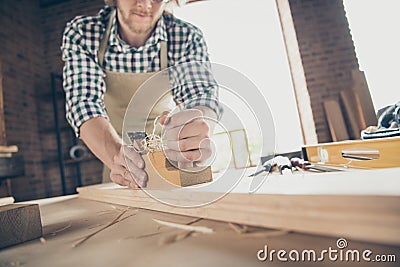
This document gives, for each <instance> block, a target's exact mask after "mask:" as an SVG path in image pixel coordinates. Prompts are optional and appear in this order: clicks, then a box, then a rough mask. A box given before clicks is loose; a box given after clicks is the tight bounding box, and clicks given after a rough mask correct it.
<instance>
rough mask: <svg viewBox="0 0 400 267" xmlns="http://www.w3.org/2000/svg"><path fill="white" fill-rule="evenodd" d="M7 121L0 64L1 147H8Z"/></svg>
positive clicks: (0, 65)
mask: <svg viewBox="0 0 400 267" xmlns="http://www.w3.org/2000/svg"><path fill="white" fill-rule="evenodd" d="M5 120H6V119H5V117H4V99H3V68H2V64H1V62H0V145H7V138H6V122H5Z"/></svg>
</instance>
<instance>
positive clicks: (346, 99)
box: [340, 90, 363, 139]
mask: <svg viewBox="0 0 400 267" xmlns="http://www.w3.org/2000/svg"><path fill="white" fill-rule="evenodd" d="M340 99H341V100H342V102H343V105H344V108H345V113H346V115H347V119H348V122H349V126H350V127H349V129H348V130H349V134H350V137H351V138H352V139H360V138H361V130H363V129H361V127H360V121H361V119H360V116H359V113H358V112H359V111H358V109H357V103H356V100H355V95H354V91H353V90H346V91H341V92H340Z"/></svg>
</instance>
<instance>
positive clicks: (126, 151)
mask: <svg viewBox="0 0 400 267" xmlns="http://www.w3.org/2000/svg"><path fill="white" fill-rule="evenodd" d="M118 155H121V153H119V154H118ZM122 155H125V158H126V159H129V160H130V161H131V162H133V163H134V164H135V165H136V166H137V167H139V168H141V169H142V168H144V161H143V159H142V156H141V155H140V154H139V153H138V152H136V151H135V148H134V147H133V146H122ZM124 160H125V159H122V158H120V157H118V158H116V159H115V161H116V162H118V163H120V164H123V163H124Z"/></svg>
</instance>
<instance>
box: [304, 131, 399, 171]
mask: <svg viewBox="0 0 400 267" xmlns="http://www.w3.org/2000/svg"><path fill="white" fill-rule="evenodd" d="M304 148H305V151H306V153H307V159H308V160H309V161H311V162H320V161H323V160H322V159H321V157H320V153H318V151H319V150H321V149H323V150H325V151H326V153H327V159H328V160H327V161H325V160H324V163H325V164H327V165H332V166H344V165H346V166H348V167H351V168H362V169H379V168H396V167H400V157H399V151H400V137H387V138H380V139H379V138H378V139H371V140H352V141H342V142H332V143H324V144H318V145H312V146H305V147H304ZM345 149H374V150H378V151H379V158H378V159H374V160H349V159H346V158H343V157H342V151H343V150H345Z"/></svg>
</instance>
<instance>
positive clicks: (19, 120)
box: [0, 1, 48, 200]
mask: <svg viewBox="0 0 400 267" xmlns="http://www.w3.org/2000/svg"><path fill="white" fill-rule="evenodd" d="M0 14H1V15H0V25H1V27H0V40H1V41H0V61H1V62H2V69H3V70H2V72H3V73H2V74H3V97H4V113H5V125H6V138H7V144H8V145H18V147H19V149H20V152H19V154H22V155H23V157H24V159H25V164H24V165H25V166H24V168H25V176H23V177H19V178H16V179H13V180H12V190H13V193H14V196H15V197H16V198H17V199H18V200H25V199H32V198H37V197H46V196H47V195H48V192H47V190H46V188H47V186H46V184H47V182H48V181H47V180H46V179H45V178H44V175H43V166H42V164H41V162H42V159H43V155H42V149H41V142H40V139H41V138H40V135H39V127H40V121H39V120H38V113H37V105H38V103H37V101H36V94H37V92H38V91H40V90H41V89H42V88H43V87H44V86H45V83H44V79H45V77H46V70H45V65H44V62H43V60H42V59H43V49H42V43H43V38H42V34H41V23H40V17H39V16H38V14H40V10H39V5H38V4H37V1H0Z"/></svg>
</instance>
